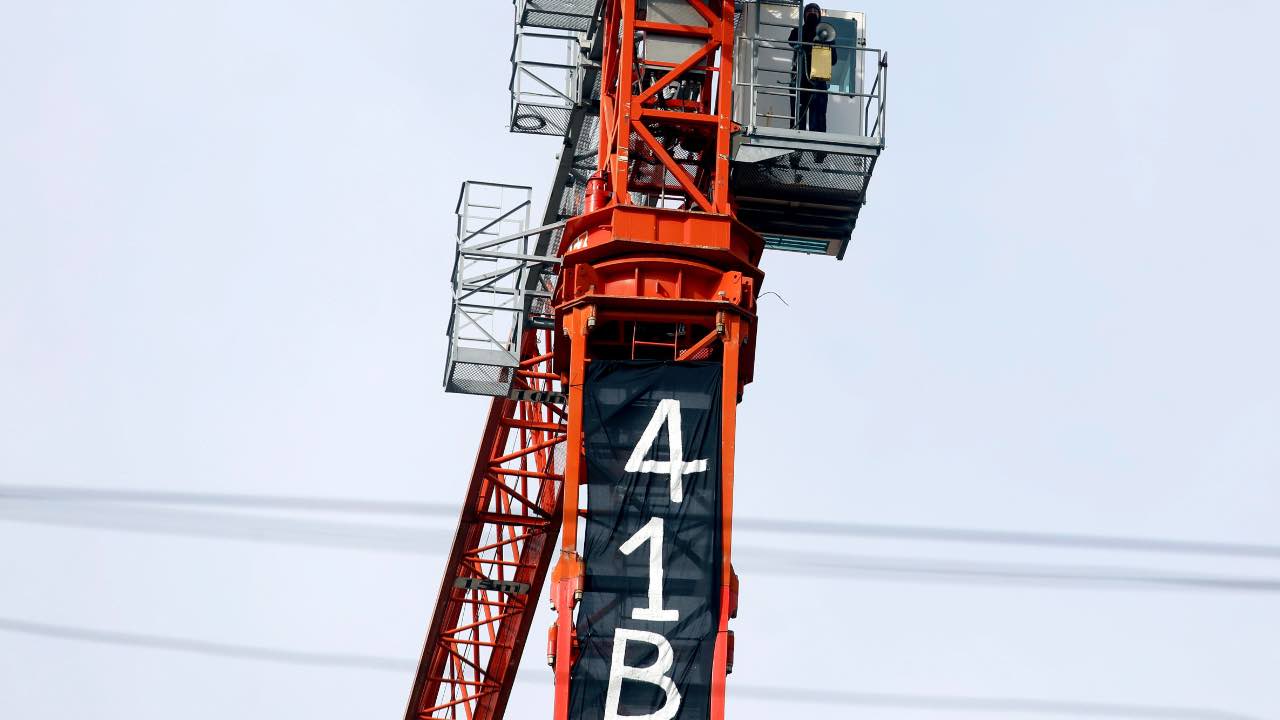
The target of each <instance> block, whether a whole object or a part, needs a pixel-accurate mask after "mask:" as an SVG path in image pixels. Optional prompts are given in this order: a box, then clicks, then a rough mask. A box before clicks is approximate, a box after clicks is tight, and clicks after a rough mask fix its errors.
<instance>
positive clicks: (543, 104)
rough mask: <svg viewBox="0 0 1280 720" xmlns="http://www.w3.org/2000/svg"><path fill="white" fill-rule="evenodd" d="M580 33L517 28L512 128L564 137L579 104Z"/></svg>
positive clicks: (513, 66) (513, 70)
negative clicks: (574, 110) (574, 109)
mask: <svg viewBox="0 0 1280 720" xmlns="http://www.w3.org/2000/svg"><path fill="white" fill-rule="evenodd" d="M580 55H581V42H580V40H579V38H578V36H577V35H573V34H563V33H553V32H534V31H529V30H526V29H524V28H520V27H517V28H516V34H515V42H514V45H513V47H512V50H511V83H510V90H511V131H512V132H517V133H530V134H533V135H557V136H564V135H565V134H566V133H567V132H568V130H569V117H570V115H571V114H572V112H573V108H574V107H575V106H576V105H577V104H578V101H579V98H578V93H579V88H578V86H579V82H578V76H579V73H580V72H581V62H580Z"/></svg>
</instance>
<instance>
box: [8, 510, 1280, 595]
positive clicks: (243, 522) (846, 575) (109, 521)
mask: <svg viewBox="0 0 1280 720" xmlns="http://www.w3.org/2000/svg"><path fill="white" fill-rule="evenodd" d="M0 519H6V520H10V521H16V522H25V523H34V524H40V525H51V526H57V527H74V528H89V529H97V530H111V531H119V532H130V533H148V534H163V535H173V536H180V537H208V538H217V539H225V540H241V541H250V542H269V543H279V544H288V545H301V546H315V547H325V548H333V549H344V550H360V551H375V552H395V553H406V554H414V555H437V556H438V555H440V554H442V552H443V550H444V548H446V547H448V544H449V541H450V540H451V539H452V532H451V529H450V528H447V527H434V528H432V527H417V526H410V525H394V524H376V523H353V522H340V521H333V520H327V519H313V518H295V517H282V516H279V515H263V514H258V513H247V512H228V511H226V510H188V509H179V508H174V507H169V506H163V507H161V506H137V505H135V504H118V503H97V502H60V503H49V502H44V501H34V500H25V499H24V500H13V499H12V498H11V499H10V501H9V502H0ZM735 564H736V565H737V566H738V568H739V570H741V571H743V572H745V573H748V574H753V575H781V576H792V577H796V576H799V577H807V578H817V579H820V580H838V579H857V580H878V581H895V582H927V583H950V584H966V585H974V584H985V585H992V584H999V585H1023V586H1028V587H1033V586H1041V587H1042V586H1052V587H1083V588H1090V589H1098V590H1181V591H1218V592H1251V593H1277V592H1280V578H1270V577H1248V576H1224V575H1205V574H1197V573H1188V572H1183V571H1171V570H1162V569H1148V568H1134V567H1097V566H1081V565H1066V564H1025V563H1024V564H1010V563H999V562H990V561H982V562H973V561H963V560H960V561H957V560H948V559H939V558H912V557H893V556H876V555H857V554H852V553H838V552H821V551H813V550H804V551H801V550H788V549H783V548H778V547H762V546H753V545H751V544H750V543H742V544H739V545H738V546H737V548H736V552H735Z"/></svg>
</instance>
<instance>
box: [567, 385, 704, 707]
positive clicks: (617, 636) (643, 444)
mask: <svg viewBox="0 0 1280 720" xmlns="http://www.w3.org/2000/svg"><path fill="white" fill-rule="evenodd" d="M720 378H721V368H720V365H719V364H718V363H693V362H681V363H677V362H648V361H602V360H596V361H592V362H591V363H590V364H589V365H588V367H587V377H586V381H585V385H584V396H585V402H584V417H583V441H584V443H585V449H586V470H587V472H586V485H585V486H584V490H585V492H586V493H587V517H586V542H585V545H584V548H583V560H584V562H585V565H586V568H585V570H586V582H585V585H584V592H583V597H582V602H581V604H580V605H579V608H578V620H577V628H578V640H579V643H580V648H581V655H580V656H579V659H578V661H577V663H576V664H575V665H574V667H573V676H572V684H571V694H570V705H569V717H570V718H573V720H616V719H618V718H641V719H643V720H672V719H673V718H678V719H679V720H706V718H709V717H710V714H711V670H712V655H713V653H714V650H715V638H716V629H717V623H718V621H719V616H720V609H719V605H720V602H719V601H720V595H719V587H718V584H719V583H718V581H719V578H720V566H721V554H720V516H721V514H720V394H721V393H720Z"/></svg>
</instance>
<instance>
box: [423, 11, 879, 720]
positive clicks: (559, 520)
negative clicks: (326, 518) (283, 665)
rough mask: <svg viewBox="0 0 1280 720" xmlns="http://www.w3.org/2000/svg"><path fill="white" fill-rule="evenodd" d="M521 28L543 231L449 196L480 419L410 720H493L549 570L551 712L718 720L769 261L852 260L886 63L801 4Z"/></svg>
mask: <svg viewBox="0 0 1280 720" xmlns="http://www.w3.org/2000/svg"><path fill="white" fill-rule="evenodd" d="M516 9H517V42H516V53H515V56H514V57H513V62H514V74H513V82H512V91H513V106H512V107H513V111H512V129H513V130H514V131H517V132H534V133H541V134H553V135H561V136H562V137H563V138H564V147H563V149H562V152H561V157H560V165H559V167H558V168H557V174H556V182H555V183H554V184H553V190H552V198H551V202H549V203H548V207H547V210H546V213H545V214H544V216H543V222H542V223H541V224H540V225H538V226H537V227H530V225H531V224H532V223H531V222H530V216H531V203H530V201H529V189H528V188H524V187H518V186H507V185H496V184H490V183H476V182H469V183H465V184H464V186H463V191H462V195H461V197H460V199H459V206H458V214H459V225H458V254H457V258H456V260H455V268H454V312H453V314H452V316H451V321H450V339H451V344H450V356H449V362H448V364H447V367H446V378H445V385H446V389H448V390H451V391H455V392H468V393H473V394H482V395H490V396H493V398H494V399H493V401H492V406H491V409H490V412H489V416H488V419H487V421H486V425H485V429H484V434H483V439H482V442H481V447H480V453H479V457H478V458H477V461H476V464H475V467H474V470H473V472H472V477H471V481H470V484H469V486H468V490H467V496H466V501H465V503H464V506H463V509H462V514H461V518H460V521H459V527H458V532H457V535H456V538H455V541H454V544H453V547H452V549H451V552H450V555H449V558H448V560H447V564H446V570H445V577H444V579H443V582H442V584H441V588H440V593H439V596H438V600H437V604H436V608H435V612H434V615H433V617H432V620H431V625H430V627H429V630H428V635H427V640H426V644H425V647H424V651H423V656H422V662H421V664H420V666H419V670H418V674H417V678H416V681H415V684H414V687H413V691H412V694H411V697H410V702H409V707H408V710H407V712H406V719H407V720H425V719H426V718H450V719H451V720H456V719H458V718H465V719H466V720H491V719H497V718H501V717H502V716H503V714H504V712H505V708H506V704H507V700H508V698H509V695H510V691H511V687H512V684H513V682H514V679H515V675H516V670H517V667H518V663H519V660H520V656H521V653H522V651H523V648H524V646H525V643H526V640H527V637H528V634H529V630H530V626H531V623H532V620H533V615H534V610H535V607H536V602H537V600H538V597H539V595H540V591H541V587H542V585H543V584H544V583H545V580H546V576H547V574H548V572H549V571H550V572H551V575H552V578H551V589H550V601H551V604H552V606H553V607H554V608H555V611H556V621H555V623H554V625H553V626H552V627H551V628H550V631H549V635H548V640H547V656H548V660H549V662H550V663H551V665H552V667H553V669H554V674H555V707H554V718H555V720H571V719H572V720H586V719H594V718H602V719H603V718H609V719H612V718H619V717H643V718H653V719H654V720H669V719H670V718H690V719H692V718H698V719H699V720H701V719H702V718H711V719H712V720H721V719H722V718H723V717H724V715H725V684H726V683H725V681H726V676H727V675H728V673H730V672H731V671H732V666H733V647H734V642H733V640H734V639H733V633H732V631H731V630H730V628H729V624H730V619H731V618H732V617H734V616H735V615H736V611H737V587H738V582H737V576H736V574H735V573H734V571H733V566H732V537H733V536H732V517H733V487H734V476H735V475H734V454H735V453H734V443H735V436H736V418H737V406H738V402H739V401H740V400H741V398H742V392H743V388H744V386H745V385H746V384H747V383H749V382H751V380H752V374H753V368H754V357H755V350H754V349H755V343H756V338H757V333H756V299H757V297H758V294H759V291H760V285H761V282H762V279H763V273H762V272H761V270H760V269H759V264H760V261H761V257H762V255H763V253H764V250H765V249H766V247H770V248H775V249H779V250H799V251H802V252H811V253H818V254H827V255H832V256H836V257H842V256H843V254H844V249H845V247H846V245H847V243H848V239H849V233H850V232H851V231H852V230H853V225H854V224H855V223H856V220H857V216H858V212H859V210H860V208H861V206H862V203H863V201H864V198H865V192H866V186H867V183H868V182H869V179H870V176H871V172H872V170H873V168H874V165H875V162H876V159H877V158H878V156H879V152H880V150H881V149H882V148H883V145H884V89H885V88H884V84H885V75H886V68H887V62H886V60H885V57H884V54H883V53H881V52H880V51H876V50H870V49H868V48H866V47H865V23H864V22H863V18H862V16H861V15H860V14H858V13H848V12H843V11H829V10H828V11H825V12H823V14H822V17H821V18H819V20H820V23H819V24H818V25H817V27H816V29H815V27H814V21H812V20H811V21H810V24H809V27H808V28H807V29H806V27H805V25H804V22H805V19H804V14H805V12H804V9H803V8H802V7H801V5H800V4H799V3H797V2H794V1H791V0H781V1H779V2H748V3H743V2H737V3H735V2H732V1H730V0H599V2H596V1H595V0H589V1H587V0H578V2H574V1H572V0H524V1H523V2H518V3H517V8H516ZM547 30H554V31H555V32H550V33H548V32H546V31H547ZM806 33H807V34H806ZM542 41H551V42H552V43H560V42H564V43H565V44H566V45H567V47H568V48H569V52H568V55H567V57H568V60H567V61H564V62H554V61H547V60H546V59H545V58H544V59H529V58H525V57H523V52H524V49H525V48H526V47H528V46H530V45H532V44H534V43H535V42H542ZM841 41H843V42H841ZM547 72H551V73H556V72H560V73H562V74H563V77H562V78H561V80H552V81H549V80H548V79H547V75H546V73H547ZM823 73H826V74H825V75H823ZM873 73H874V75H873ZM872 75H873V76H872ZM797 77H804V78H815V79H817V82H811V81H797V79H796V78H797ZM824 78H825V79H824ZM529 79H532V80H533V81H535V82H533V83H532V84H533V85H534V87H536V88H538V90H537V91H535V92H528V91H527V90H526V89H525V88H526V87H527V86H528V85H529V83H528V82H523V81H527V80H529ZM817 93H821V94H823V95H824V96H826V97H825V99H824V100H823V101H822V108H823V109H822V112H823V114H824V115H827V114H828V113H832V114H834V113H836V111H840V112H843V113H844V114H845V116H843V117H840V118H837V117H834V115H833V117H831V118H830V119H831V120H832V121H833V122H832V125H833V126H834V127H832V128H831V129H829V130H827V131H825V132H815V131H813V130H812V129H811V127H810V126H811V125H812V124H813V123H812V122H809V121H808V120H807V119H806V117H805V116H806V114H811V113H815V112H817V110H816V108H817V107H818V105H817V103H816V102H815V101H813V98H814V97H816V94H817ZM825 120H827V118H824V121H825ZM836 120H839V121H840V122H843V123H844V125H840V124H839V122H835V121H836ZM825 124H826V123H825V122H824V125H825ZM557 535H559V543H558V546H557V543H556V536H557Z"/></svg>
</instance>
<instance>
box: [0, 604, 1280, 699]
mask: <svg viewBox="0 0 1280 720" xmlns="http://www.w3.org/2000/svg"><path fill="white" fill-rule="evenodd" d="M0 631H5V632H11V633H20V634H23V635H28V636H35V637H43V638H53V639H58V640H67V641H78V642H87V643H94V644H98V645H109V646H119V647H132V648H139V649H150V650H164V651H170V652H180V653H187V654H193V655H204V656H212V657H219V658H227V659H234V660H251V661H259V662H269V663H276V664H284V665H298V666H307V667H317V666H322V667H334V668H346V669H355V670H376V671H383V672H398V673H409V672H412V671H413V670H414V667H415V664H414V663H413V662H412V661H411V660H408V659H406V658H396V657H388V656H381V655H362V654H358V653H328V652H313V651H297V650H286V649H280V648H271V647H263V646H258V645H240V644H235V643H224V642H212V641H207V640H197V639H193V638H181V637H172V636H167V635H150V634H141V633H131V632H120V631H115V630H100V629H95V628H86V627H78V626H73V625H56V624H51V623H38V622H31V621H27V620H20V619H16V618H4V617H0ZM530 676H532V677H533V678H536V679H537V680H540V681H549V680H550V679H551V673H550V672H548V671H546V670H543V669H540V668H539V669H535V670H533V671H532V672H526V673H522V674H521V677H522V678H526V679H527V678H529V677H530ZM732 692H733V694H734V695H735V696H736V697H741V698H750V699H753V700H761V701H767V702H787V703H793V704H794V703H804V704H814V705H826V706H846V707H882V708H902V709H917V710H935V711H939V712H946V711H952V712H985V713H1009V714H1022V715H1028V714H1030V715H1058V716H1062V715H1068V716H1076V717H1097V718H1128V719H1129V720H1134V719H1139V720H1260V719H1259V718H1255V717H1252V716H1249V715H1242V714H1240V713H1234V712H1228V711H1224V710H1215V709H1204V708H1181V707H1169V706H1159V705H1129V704H1122V703H1098V702H1081V701H1070V700H1046V699H1034V698H1006V697H976V696H974V697H969V696H947V695H925V694H912V693H862V692H848V691H839V690H823V689H817V688H799V687H789V686H770V685H737V684H735V685H733V690H732Z"/></svg>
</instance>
